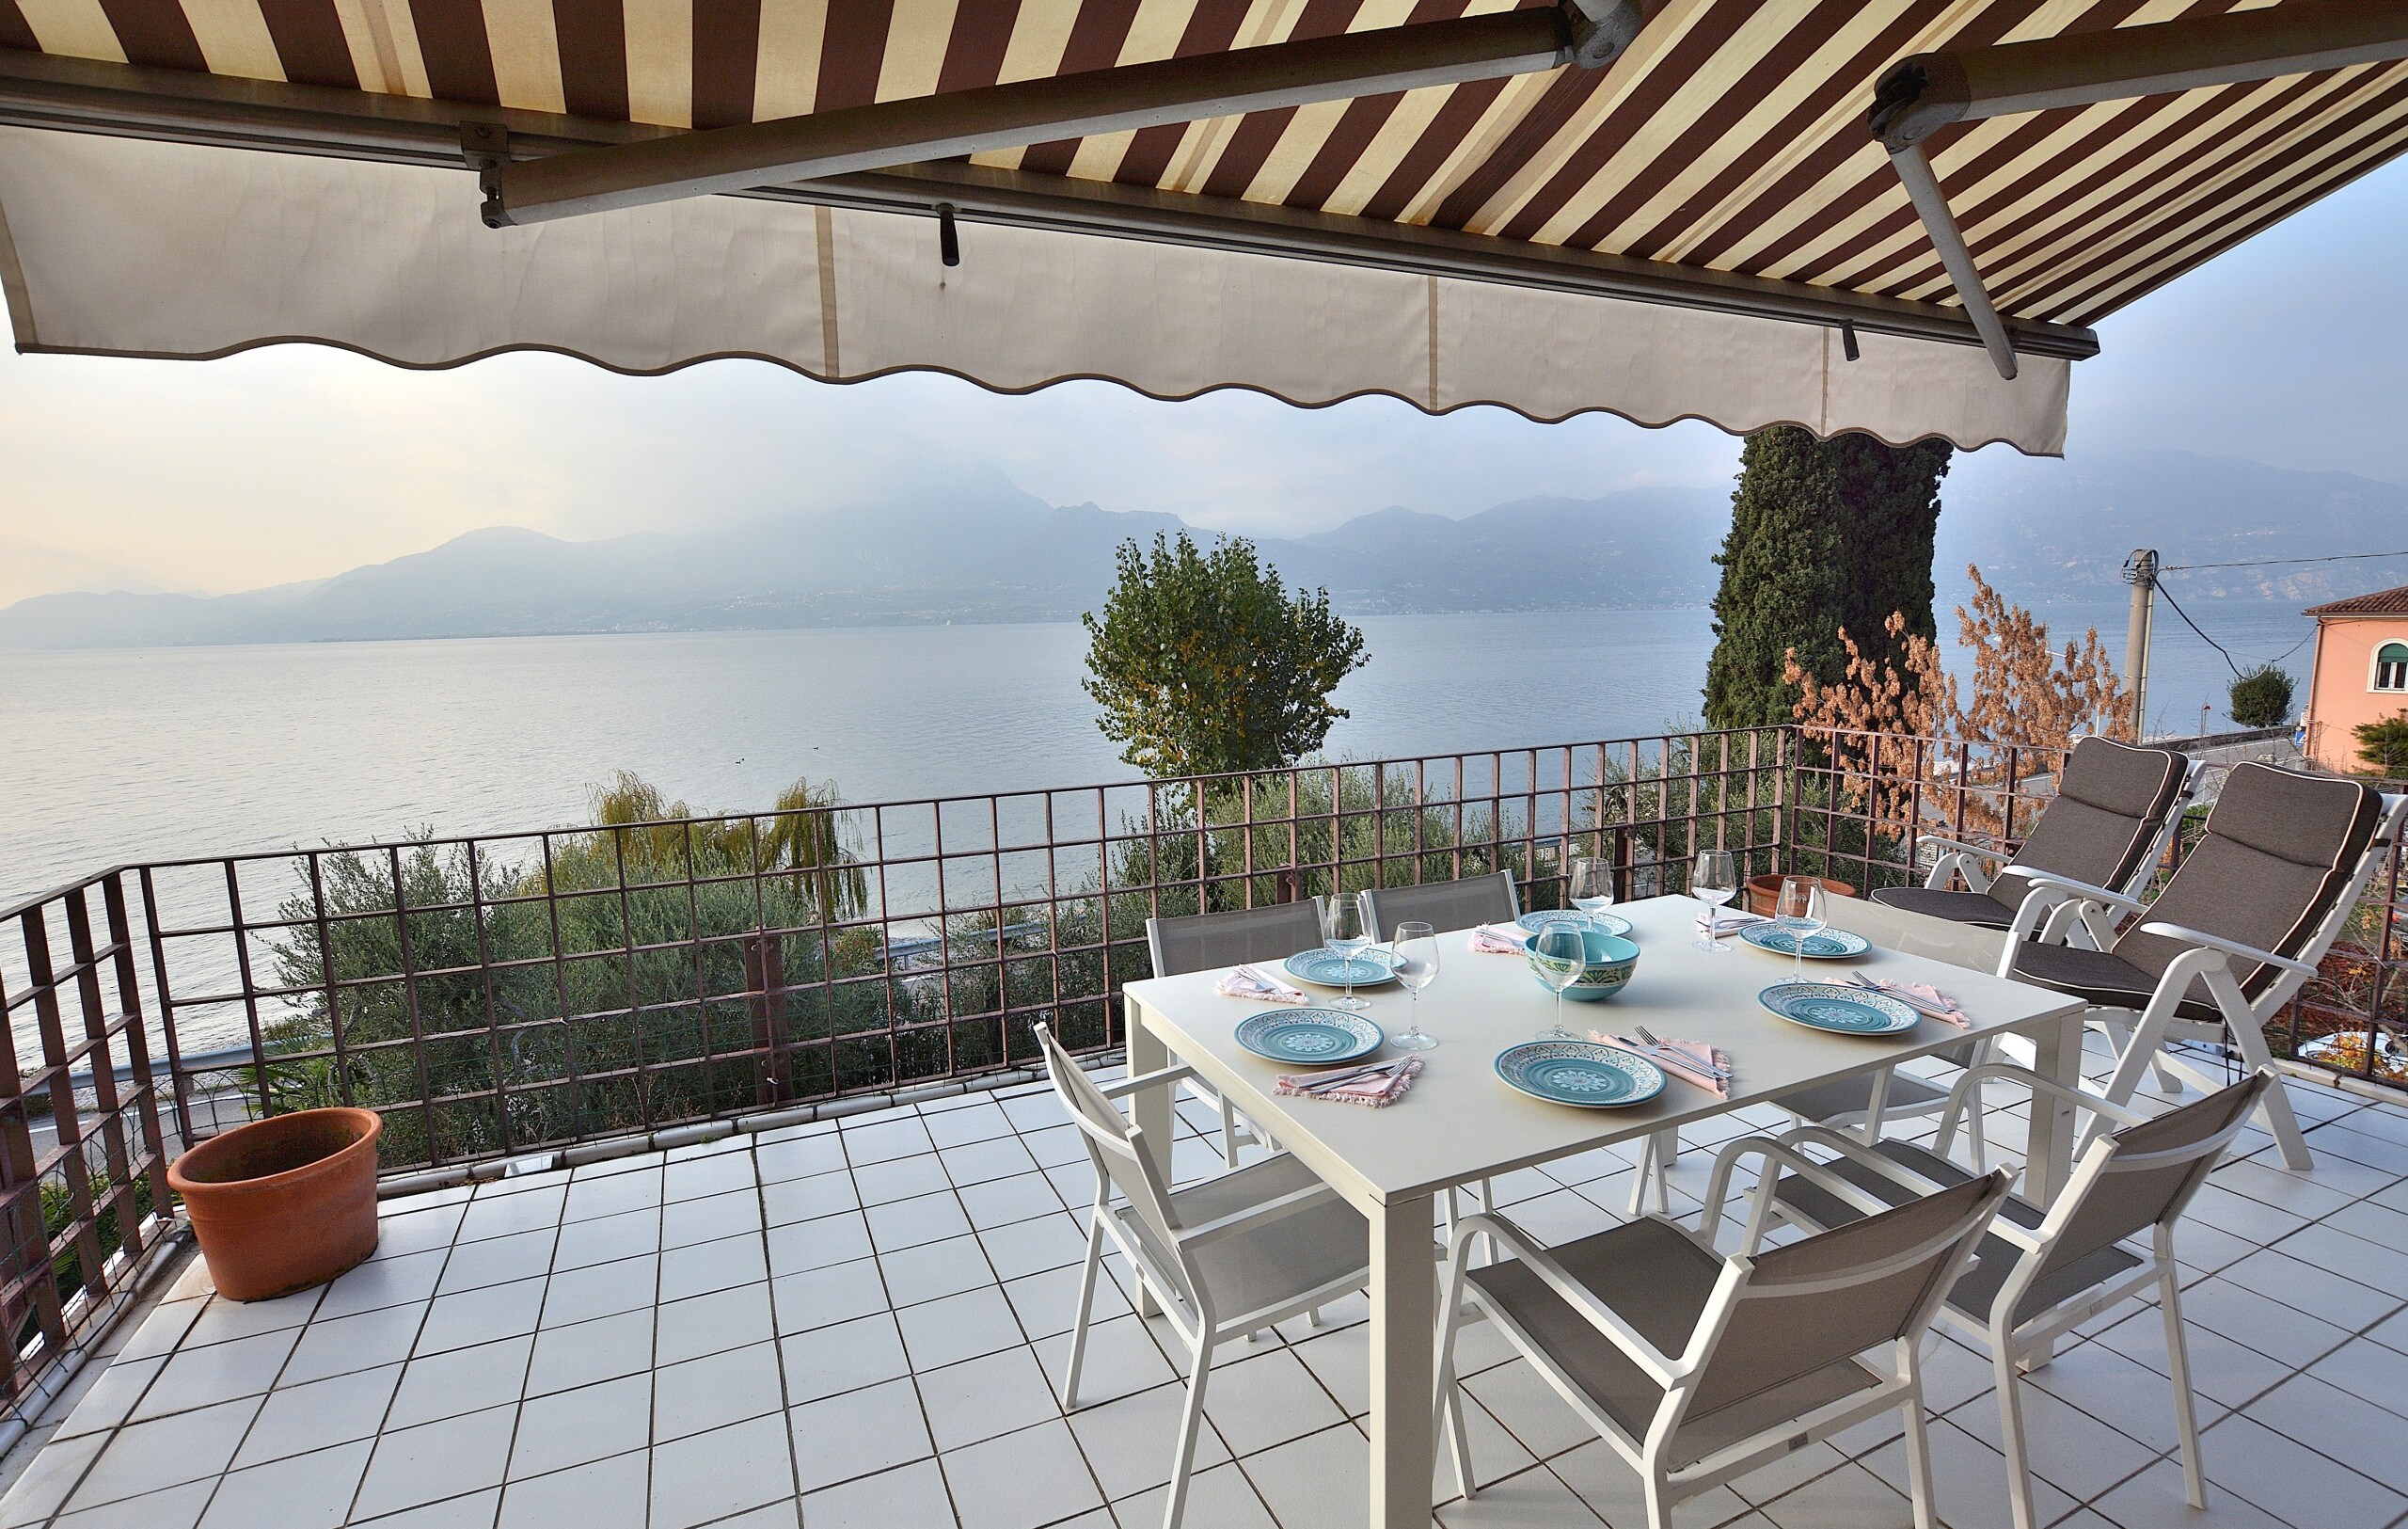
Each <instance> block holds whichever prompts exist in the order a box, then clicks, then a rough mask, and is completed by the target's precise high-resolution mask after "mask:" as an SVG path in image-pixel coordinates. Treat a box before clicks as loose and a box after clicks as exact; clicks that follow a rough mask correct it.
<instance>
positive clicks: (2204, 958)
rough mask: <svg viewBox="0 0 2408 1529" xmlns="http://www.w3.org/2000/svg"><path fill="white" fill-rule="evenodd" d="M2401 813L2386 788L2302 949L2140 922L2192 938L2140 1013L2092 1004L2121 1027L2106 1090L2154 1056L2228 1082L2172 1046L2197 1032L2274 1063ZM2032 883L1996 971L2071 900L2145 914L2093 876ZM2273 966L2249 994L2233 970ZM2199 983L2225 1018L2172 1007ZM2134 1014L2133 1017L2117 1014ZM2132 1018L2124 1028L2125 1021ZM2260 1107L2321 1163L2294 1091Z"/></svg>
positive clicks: (2115, 1100)
mask: <svg viewBox="0 0 2408 1529" xmlns="http://www.w3.org/2000/svg"><path fill="white" fill-rule="evenodd" d="M2403 817H2408V794H2402V795H2398V796H2385V797H2384V799H2383V815H2382V818H2381V819H2380V820H2379V821H2378V822H2377V823H2376V825H2375V832H2374V836H2373V837H2372V838H2370V839H2369V840H2368V843H2367V848H2366V852H2365V853H2363V854H2361V855H2360V856H2358V863H2357V866H2356V868H2354V869H2353V871H2352V873H2351V877H2350V884H2349V885H2348V887H2347V888H2346V889H2344V891H2343V892H2342V894H2341V896H2340V897H2338V898H2337V899H2335V900H2334V903H2333V907H2332V908H2331V910H2330V911H2329V912H2327V913H2326V914H2325V916H2324V919H2323V921H2322V922H2321V923H2320V924H2319V925H2317V927H2316V932H2315V933H2314V934H2313V935H2311V936H2310V937H2309V939H2308V941H2307V943H2306V945H2305V946H2304V947H2303V948H2301V950H2300V953H2299V954H2298V955H2297V956H2295V957H2294V956H2282V955H2276V954H2275V953H2274V952H2273V951H2272V950H2260V949H2258V948H2257V947H2255V946H2250V945H2243V944H2242V943H2241V942H2240V941H2238V940H2227V939H2223V938H2220V937H2218V936H2216V935H2213V934H2209V933H2206V932H2202V931H2200V930H2195V929H2190V928H2187V927H2185V926H2183V925H2181V924H2169V923H2164V922H2160V921H2147V922H2143V923H2142V924H2140V925H2139V932H2141V933H2143V934H2155V935H2161V936H2162V937H2164V938H2166V939H2170V940H2179V941H2181V942H2183V943H2184V944H2186V945H2188V946H2190V947H2191V948H2190V949H2188V950H2185V951H2183V952H2182V953H2181V954H2180V955H2178V956H2176V957H2175V958H2174V960H2173V961H2172V962H2171V963H2169V964H2167V966H2166V968H2165V970H2164V972H2163V973H2162V975H2161V976H2160V977H2159V978H2158V982H2157V987H2156V990H2155V991H2154V992H2152V993H2151V994H2150V995H2149V998H2148V1002H2147V1005H2145V1006H2144V1007H2143V1008H2142V1009H2141V1010H2140V1011H2139V1012H2138V1013H2137V1014H2132V1011H2131V1010H2129V1009H2122V1008H2115V1007H2110V1006H2107V1005H2095V1006H2093V1007H2092V1008H2091V1009H2090V1010H2089V1011H2087V1012H2086V1013H2085V1014H2084V1015H2083V1018H2084V1020H2085V1021H2086V1022H2088V1023H2091V1024H2096V1025H2099V1026H2100V1027H2102V1028H2104V1029H2106V1030H2107V1031H2108V1033H2109V1034H2110V1035H2111V1036H2113V1037H2115V1039H2116V1040H2117V1042H2118V1043H2117V1046H2116V1060H2115V1075H2114V1076H2113V1077H2111V1078H2110V1079H2109V1080H2108V1083H2107V1086H2106V1088H2105V1090H2104V1091H2103V1095H2104V1097H2105V1099H2106V1100H2107V1102H2108V1103H2110V1104H2114V1105H2129V1104H2131V1099H2132V1095H2133V1093H2134V1092H2135V1091H2138V1089H2139V1088H2140V1082H2141V1075H2143V1074H2144V1073H2146V1072H2147V1071H2148V1070H2149V1069H2150V1068H2151V1067H2152V1066H2154V1067H2155V1068H2156V1069H2157V1070H2158V1073H2159V1075H2160V1076H2161V1077H2163V1076H2164V1075H2167V1074H2171V1075H2174V1076H2176V1077H2178V1078H2180V1079H2181V1080H2182V1081H2184V1082H2187V1083H2190V1084H2191V1085H2193V1086H2194V1087H2196V1088H2199V1089H2202V1090H2214V1089H2217V1088H2221V1087H2223V1086H2224V1080H2223V1079H2221V1078H2217V1077H2213V1076H2211V1075H2210V1074H2208V1073H2207V1072H2205V1071H2204V1070H2202V1069H2200V1068H2199V1067H2197V1066H2196V1065H2194V1064H2193V1063H2191V1062H2189V1061H2186V1060H2184V1059H2181V1058H2179V1057H2177V1056H2175V1055H2173V1054H2171V1053H2169V1052H2168V1051H2167V1050H2166V1049H2165V1047H2166V1043H2168V1042H2169V1041H2176V1040H2192V1041H2204V1042H2211V1043H2212V1042H2219V1041H2222V1040H2223V1039H2224V1036H2225V1033H2226V1032H2227V1031H2228V1032H2229V1033H2230V1036H2231V1044H2232V1047H2233V1049H2234V1050H2235V1051H2237V1052H2239V1053H2240V1054H2241V1060H2242V1066H2243V1067H2244V1068H2246V1069H2247V1070H2249V1071H2251V1072H2257V1071H2260V1070H2263V1069H2269V1068H2272V1067H2273V1056H2272V1055H2271V1054H2270V1053H2269V1052H2268V1050H2267V1049H2266V1026H2267V1024H2268V1023H2269V1022H2271V1021H2272V1020H2273V1018H2274V1017H2275V1016H2276V1015H2277V1014H2279V1013H2281V1012H2282V1009H2283V1005H2285V1004H2287V1003H2289V1002H2290V1000H2291V998H2292V996H2293V995H2295V994H2297V993H2298V992H2299V990H2300V988H2301V987H2302V986H2303V985H2305V983H2306V981H2307V980H2308V979H2309V978H2312V977H2314V976H2316V975H2317V963H2318V962H2320V961H2321V960H2322V959H2323V958H2324V955H2325V952H2326V951H2328V950H2330V949H2332V948H2333V942H2334V941H2335V940H2337V939H2338V938H2339V937H2340V934H2341V931H2342V930H2343V929H2344V928H2346V927H2347V926H2348V924H2349V921H2350V915H2351V914H2352V913H2353V911H2354V910H2355V909H2356V907H2357V904H2358V899H2359V898H2361V897H2362V896H2364V895H2365V893H2366V889H2367V885H2368V883H2369V882H2371V881H2372V880H2373V878H2374V872H2375V867H2376V866H2377V865H2378V864H2379V863H2380V862H2381V861H2382V859H2383V857H2384V854H2386V853H2387V852H2389V851H2390V849H2391V847H2392V845H2393V844H2394V843H2395V842H2396V841H2397V840H2398V838H2399V836H2400V823H2401V820H2402V818H2403ZM2032 881H2033V889H2032V893H2031V895H2030V896H2028V897H2026V898H2025V899H2024V900H2023V905H2022V906H2021V907H2020V909H2018V910H2017V912H2016V916H2015V923H2014V925H2013V927H2012V928H2011V929H2009V930H2008V932H2007V937H2006V947H2005V948H2004V951H2003V952H2002V953H2001V955H2000V957H1999V966H1998V975H1999V976H2001V977H2007V978H2012V977H2013V976H2014V975H2015V973H2014V966H2015V955H2016V950H2017V948H2019V947H2020V946H2021V945H2022V944H2023V942H2024V941H2026V940H2027V939H2030V938H2032V937H2033V936H2034V934H2035V933H2036V932H2040V933H2043V934H2044V935H2045V932H2046V930H2047V929H2048V928H2051V927H2060V928H2061V927H2062V926H2063V925H2064V924H2065V923H2066V922H2067V920H2065V919H2064V918H2063V917H2062V916H2061V915H2062V911H2063V910H2064V909H2065V908H2067V907H2091V906H2095V907H2099V908H2104V909H2108V910H2111V911H2113V912H2114V913H2115V915H2116V916H2118V917H2119V918H2144V919H2145V918H2146V916H2147V912H2148V904H2147V903H2145V902H2142V901H2141V900H2138V899H2137V898H2131V897H2127V896H2125V895H2124V894H2123V893H2121V892H2115V891H2110V890H2109V889H2107V888H2105V887H2102V886H2090V885H2087V884H2083V883H2081V882H2077V881H2072V880H2069V879H2068V878H2066V877H2063V876H2051V875H2048V874H2046V873H2041V874H2037V875H2035V876H2034V877H2033V878H2032ZM2236 957H2237V958H2239V959H2240V960H2242V961H2246V962H2254V963H2257V964H2260V965H2266V966H2272V967H2273V968H2274V969H2275V970H2276V971H2277V972H2279V973H2280V974H2281V975H2280V976H2278V977H2277V978H2276V979H2275V980H2274V981H2273V982H2272V983H2271V984H2269V985H2268V986H2267V988H2266V990H2265V991H2264V992H2262V993H2260V994H2258V995H2257V997H2256V998H2254V999H2253V998H2251V997H2250V996H2248V995H2246V994H2244V993H2242V990H2241V982H2240V980H2238V979H2237V978H2235V977H2234V976H2233V974H2232V961H2233V959H2234V958H2236ZM2194 983H2197V984H2199V985H2200V986H2203V987H2205V988H2206V989H2207V991H2208V995H2209V997H2210V998H2211V999H2212V1000H2213V1001H2214V1003H2215V1006H2216V1008H2217V1010H2218V1011H2220V1012H2221V1013H2222V1014H2223V1016H2224V1022H2223V1024H2222V1025H2215V1024H2210V1023H2209V1022H2206V1021H2202V1020H2193V1019H2185V1018H2182V1017H2180V1016H2178V1014H2177V1013H2176V1012H2175V1011H2176V1009H2177V1007H2178V1005H2180V1003H2181V1002H2182V1000H2183V999H2184V998H2185V997H2187V996H2189V995H2190V992H2191V988H2192V985H2193V984H2194ZM2127 1014H2132V1017H2131V1018H2130V1019H2121V1018H2117V1017H2115V1016H2120V1015H2127ZM2127 1026H2129V1027H2130V1034H2129V1036H2126V1035H2125V1033H2124V1031H2125V1027H2127ZM2259 1110H2260V1113H2262V1114H2263V1115H2264V1116H2265V1118H2266V1126H2267V1129H2268V1130H2270V1131H2272V1132H2273V1137H2274V1140H2275V1141H2276V1143H2277V1144H2279V1145H2280V1146H2281V1148H2282V1150H2283V1162H2284V1163H2285V1165H2287V1166H2288V1167H2289V1168H2290V1169H2291V1170H2292V1171H2294V1172H2303V1173H2304V1172H2305V1171H2308V1170H2309V1169H2311V1168H2313V1167H2315V1166H2316V1159H2315V1157H2314V1155H2312V1154H2310V1153H2309V1151H2308V1150H2307V1141H2306V1139H2305V1137H2303V1136H2302V1135H2301V1134H2300V1128H2299V1118H2298V1117H2297V1116H2296V1115H2294V1114H2293V1113H2292V1112H2291V1105H2290V1098H2289V1095H2288V1094H2286V1093H2285V1092H2284V1091H2283V1090H2282V1088H2281V1086H2280V1085H2279V1084H2278V1085H2277V1086H2275V1087H2273V1088H2271V1089H2268V1090H2267V1091H2266V1096H2265V1100H2264V1102H2263V1104H2262V1105H2261V1106H2260V1107H2259Z"/></svg>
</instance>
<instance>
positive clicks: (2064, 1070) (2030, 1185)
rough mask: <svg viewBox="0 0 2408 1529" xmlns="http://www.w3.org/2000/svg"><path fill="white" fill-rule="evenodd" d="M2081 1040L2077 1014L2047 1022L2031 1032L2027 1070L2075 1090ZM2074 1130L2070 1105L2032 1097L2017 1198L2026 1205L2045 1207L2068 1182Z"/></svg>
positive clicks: (2041, 1095)
mask: <svg viewBox="0 0 2408 1529" xmlns="http://www.w3.org/2000/svg"><path fill="white" fill-rule="evenodd" d="M2082 1035H2083V1024H2082V1016H2081V1015H2080V1014H2074V1015H2071V1016H2069V1017H2067V1018H2065V1019H2059V1020H2052V1021H2051V1022H2049V1023H2048V1024H2046V1025H2042V1026H2040V1027H2037V1028H2036V1029H2035V1030H2033V1032H2032V1050H2033V1057H2032V1070H2033V1071H2034V1072H2036V1073H2037V1074H2039V1075H2041V1076H2042V1077H2045V1078H2047V1079H2049V1080H2050V1081H2051V1082H2052V1083H2062V1084H2064V1085H2066V1086H2067V1087H2069V1088H2070V1087H2075V1086H2078V1085H2080V1083H2081V1082H2082ZM2074 1129H2075V1121H2074V1107H2073V1106H2072V1105H2070V1104H2068V1103H2067V1102H2066V1101H2065V1100H2062V1099H2058V1098H2055V1097H2052V1096H2050V1095H2045V1094H2035V1095H2034V1097H2033V1100H2032V1132H2031V1138H2030V1139H2029V1140H2028V1141H2027V1142H2026V1143H2025V1147H2024V1155H2025V1165H2024V1170H2023V1195H2024V1198H2025V1199H2027V1200H2029V1201H2031V1202H2032V1203H2034V1204H2036V1205H2047V1204H2049V1203H2051V1202H2053V1201H2054V1200H2055V1199H2056V1198H2057V1193H2058V1191H2059V1190H2061V1189H2063V1188H2064V1187H2066V1181H2067V1179H2069V1178H2071V1177H2072V1176H2073V1144H2074Z"/></svg>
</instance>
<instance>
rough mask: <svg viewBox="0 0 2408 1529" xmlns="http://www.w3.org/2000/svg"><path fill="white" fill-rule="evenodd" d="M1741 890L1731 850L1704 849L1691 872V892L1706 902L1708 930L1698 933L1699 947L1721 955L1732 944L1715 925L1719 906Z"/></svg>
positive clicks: (1706, 927)
mask: <svg viewBox="0 0 2408 1529" xmlns="http://www.w3.org/2000/svg"><path fill="white" fill-rule="evenodd" d="M1738 890H1739V871H1738V868H1737V867H1736V866H1735V865H1734V864H1733V863H1732V859H1731V852H1730V851H1728V850H1701V851H1699V852H1698V857H1697V865H1696V866H1695V868H1692V869H1691V870H1690V872H1689V895H1690V896H1691V897H1693V898H1695V899H1697V900H1699V901H1700V902H1703V903H1704V904H1705V932H1704V933H1703V934H1702V935H1700V936H1699V937H1698V941H1697V948H1699V949H1701V950H1711V951H1713V952H1714V953H1715V954H1716V955H1718V956H1719V955H1721V954H1723V953H1725V952H1726V951H1728V950H1729V949H1730V947H1729V946H1727V945H1724V944H1723V943H1722V933H1721V931H1720V930H1719V929H1717V928H1716V927H1715V920H1716V918H1717V917H1718V916H1719V909H1720V908H1721V907H1722V905H1723V904H1724V903H1726V902H1728V901H1730V900H1731V898H1732V896H1733V894H1735V893H1736V892H1737V891H1738Z"/></svg>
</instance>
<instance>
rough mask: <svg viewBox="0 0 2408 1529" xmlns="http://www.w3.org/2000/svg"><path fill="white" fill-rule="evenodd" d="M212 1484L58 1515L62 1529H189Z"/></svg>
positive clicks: (198, 1516) (149, 1494)
mask: <svg viewBox="0 0 2408 1529" xmlns="http://www.w3.org/2000/svg"><path fill="white" fill-rule="evenodd" d="M215 1486H216V1483H215V1482H214V1481H196V1482H192V1483H190V1484H189V1485H186V1486H182V1487H170V1488H168V1489H166V1490H165V1491H155V1492H149V1493H146V1494H144V1495H143V1496H140V1497H129V1498H126V1499H124V1500H123V1501H120V1502H116V1503H109V1504H105V1505H102V1506H100V1507H91V1508H83V1509H79V1510H78V1511H76V1512H73V1513H68V1514H64V1515H62V1516H61V1517H60V1518H59V1519H58V1522H59V1523H60V1524H63V1525H65V1526H66V1529H192V1526H193V1525H194V1524H195V1523H197V1522H198V1521H199V1520H200V1512H201V1508H202V1507H203V1506H204V1505H206V1504H207V1503H208V1501H209V1493H210V1490H211V1489H213V1488H214V1487H215Z"/></svg>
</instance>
